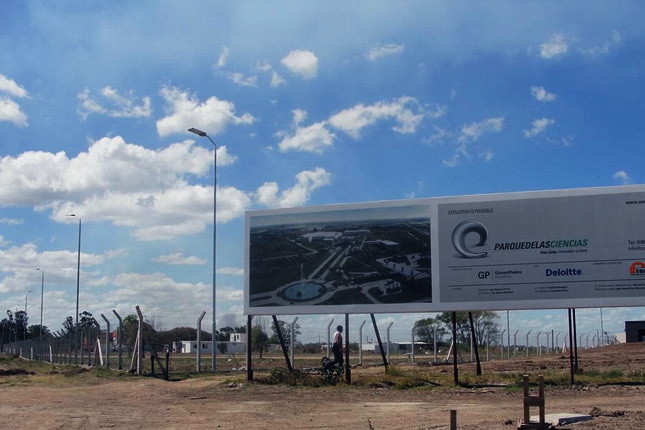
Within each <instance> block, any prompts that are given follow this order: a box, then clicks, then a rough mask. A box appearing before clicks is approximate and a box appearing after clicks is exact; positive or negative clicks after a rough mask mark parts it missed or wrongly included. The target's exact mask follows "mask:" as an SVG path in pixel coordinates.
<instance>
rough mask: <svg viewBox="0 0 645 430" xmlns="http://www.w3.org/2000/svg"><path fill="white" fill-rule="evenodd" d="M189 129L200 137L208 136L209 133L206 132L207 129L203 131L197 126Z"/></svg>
mask: <svg viewBox="0 0 645 430" xmlns="http://www.w3.org/2000/svg"><path fill="white" fill-rule="evenodd" d="M188 131H189V132H191V133H193V134H196V135H197V136H199V137H206V136H208V134H206V132H205V131H201V130H199V129H197V128H194V127H192V128H189V129H188Z"/></svg>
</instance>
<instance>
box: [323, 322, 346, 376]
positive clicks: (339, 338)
mask: <svg viewBox="0 0 645 430" xmlns="http://www.w3.org/2000/svg"><path fill="white" fill-rule="evenodd" d="M331 352H332V353H333V354H334V360H333V361H330V362H329V363H327V366H325V367H326V368H327V369H331V368H332V367H334V366H336V365H339V366H342V365H343V362H344V360H343V326H342V325H339V326H336V333H334V343H333V344H332V347H331Z"/></svg>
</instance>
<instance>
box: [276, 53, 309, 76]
mask: <svg viewBox="0 0 645 430" xmlns="http://www.w3.org/2000/svg"><path fill="white" fill-rule="evenodd" d="M280 62H281V63H282V65H284V66H285V67H286V68H287V69H289V70H290V71H291V73H293V74H295V75H298V76H300V77H301V78H303V79H313V78H315V77H316V76H317V75H318V57H316V55H315V54H314V53H313V52H311V51H303V50H295V51H291V52H290V53H289V54H287V56H286V57H284V58H283V59H282V60H281V61H280Z"/></svg>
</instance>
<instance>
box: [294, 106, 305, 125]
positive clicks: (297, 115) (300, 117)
mask: <svg viewBox="0 0 645 430" xmlns="http://www.w3.org/2000/svg"><path fill="white" fill-rule="evenodd" d="M291 113H293V123H294V124H295V125H299V124H300V123H301V122H303V121H304V120H305V119H307V111H304V110H302V109H294V110H292V111H291Z"/></svg>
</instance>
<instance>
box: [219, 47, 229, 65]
mask: <svg viewBox="0 0 645 430" xmlns="http://www.w3.org/2000/svg"><path fill="white" fill-rule="evenodd" d="M229 53H230V50H229V49H228V48H227V47H226V46H225V47H224V48H222V51H221V52H220V54H219V57H218V58H217V63H216V67H217V68H218V69H221V68H222V67H224V66H225V65H226V63H227V61H228V54H229Z"/></svg>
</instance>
